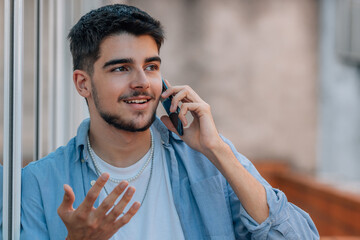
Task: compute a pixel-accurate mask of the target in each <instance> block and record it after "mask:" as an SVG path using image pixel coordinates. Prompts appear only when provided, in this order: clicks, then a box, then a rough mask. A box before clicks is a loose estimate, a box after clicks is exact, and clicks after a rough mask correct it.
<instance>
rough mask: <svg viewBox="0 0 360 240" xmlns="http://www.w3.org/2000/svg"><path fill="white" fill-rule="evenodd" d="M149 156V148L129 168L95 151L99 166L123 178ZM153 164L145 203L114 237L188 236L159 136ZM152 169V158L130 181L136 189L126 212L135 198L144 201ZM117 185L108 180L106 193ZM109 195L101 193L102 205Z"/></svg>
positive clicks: (115, 176) (141, 164)
mask: <svg viewBox="0 0 360 240" xmlns="http://www.w3.org/2000/svg"><path fill="white" fill-rule="evenodd" d="M154 138H155V137H154ZM93 152H94V151H93ZM149 155H150V151H148V153H147V154H146V155H145V156H144V157H143V158H142V159H141V160H139V161H138V162H136V163H135V164H133V165H131V166H129V167H127V168H118V167H114V166H112V165H110V164H108V163H106V162H105V161H103V160H102V159H100V158H99V157H98V156H97V155H96V153H95V152H94V157H95V158H96V161H97V163H98V164H99V166H100V169H101V170H102V171H103V172H107V173H109V174H110V176H111V177H113V178H120V179H127V178H130V177H132V176H135V175H136V174H137V173H138V172H139V170H140V169H141V168H142V167H143V166H144V164H145V162H146V160H147V159H148V157H149ZM152 164H153V170H152V176H151V179H150V185H149V188H148V191H147V194H146V197H145V199H144V202H143V203H142V205H141V207H140V209H139V210H138V212H137V213H136V214H135V215H134V217H133V218H132V219H131V220H130V222H129V223H128V224H126V225H125V226H123V227H122V228H120V229H119V231H118V232H117V233H116V234H115V235H114V236H113V237H112V238H111V240H123V239H149V240H155V239H156V240H158V239H174V240H176V239H179V240H180V239H181V240H182V239H185V238H184V234H183V231H182V228H181V224H180V220H179V216H178V214H177V212H176V209H175V205H174V200H173V195H172V190H171V186H170V178H169V173H168V170H167V163H166V160H165V152H164V149H163V146H162V144H161V143H160V139H157V140H156V139H155V150H154V158H153V163H152ZM92 167H93V166H92ZM150 170H151V161H150V163H149V164H148V165H147V167H146V168H145V170H144V171H143V173H142V174H141V175H140V176H139V177H138V178H137V179H136V180H134V181H132V182H130V183H129V186H134V187H135V189H136V191H135V194H134V196H133V198H132V199H131V201H130V203H129V204H128V205H127V207H126V208H125V212H126V211H127V210H128V209H129V208H130V207H131V205H132V204H133V203H134V202H135V201H138V202H140V203H141V201H142V199H143V197H144V194H145V190H146V187H147V184H148V181H149V177H150ZM116 185H117V184H116V183H114V182H112V181H110V180H109V181H108V182H107V183H106V185H105V188H106V190H107V192H108V193H110V192H111V191H112V190H113V189H114V187H115V186H116ZM124 192H125V191H124ZM106 197H107V193H106V192H105V190H104V189H103V190H102V191H101V192H100V196H99V203H100V204H101V202H102V201H103V200H104V199H105V198H106ZM121 197H122V196H120V197H119V198H118V200H117V201H120V199H121Z"/></svg>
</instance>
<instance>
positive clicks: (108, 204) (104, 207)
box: [95, 181, 129, 217]
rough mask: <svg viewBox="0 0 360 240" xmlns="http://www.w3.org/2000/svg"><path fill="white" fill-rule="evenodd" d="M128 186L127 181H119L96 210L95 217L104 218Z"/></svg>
mask: <svg viewBox="0 0 360 240" xmlns="http://www.w3.org/2000/svg"><path fill="white" fill-rule="evenodd" d="M128 185H129V183H128V182H127V181H121V182H120V183H119V184H118V185H117V186H116V187H115V188H114V190H112V192H111V193H110V194H109V196H107V197H106V198H105V199H104V201H103V202H102V203H101V204H100V206H99V207H98V208H97V209H96V212H95V214H96V216H98V217H100V216H102V217H103V216H105V214H106V213H107V212H108V211H109V210H110V208H112V207H113V206H114V203H115V201H116V199H118V197H119V196H120V195H121V194H122V193H123V192H124V190H125V189H126V187H127V186H128Z"/></svg>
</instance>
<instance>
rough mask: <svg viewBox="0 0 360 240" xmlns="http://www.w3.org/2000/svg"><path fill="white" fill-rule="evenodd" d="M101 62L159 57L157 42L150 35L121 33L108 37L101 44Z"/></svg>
mask: <svg viewBox="0 0 360 240" xmlns="http://www.w3.org/2000/svg"><path fill="white" fill-rule="evenodd" d="M99 55H100V58H99V60H105V61H106V60H108V59H115V58H134V60H139V59H140V58H147V57H152V56H157V55H158V48H157V44H156V42H155V40H154V39H153V38H152V37H151V36H149V35H141V36H135V35H132V34H128V33H121V34H117V35H111V36H109V37H106V38H105V39H104V40H103V41H102V42H101V44H100V51H99Z"/></svg>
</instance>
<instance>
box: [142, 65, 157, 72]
mask: <svg viewBox="0 0 360 240" xmlns="http://www.w3.org/2000/svg"><path fill="white" fill-rule="evenodd" d="M145 70H146V71H158V70H159V66H158V65H156V64H151V65H148V66H146V68H145Z"/></svg>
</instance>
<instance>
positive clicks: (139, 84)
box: [130, 71, 150, 89]
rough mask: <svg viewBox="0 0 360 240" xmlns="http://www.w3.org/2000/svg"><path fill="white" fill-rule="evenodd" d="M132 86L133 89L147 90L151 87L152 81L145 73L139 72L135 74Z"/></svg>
mask: <svg viewBox="0 0 360 240" xmlns="http://www.w3.org/2000/svg"><path fill="white" fill-rule="evenodd" d="M130 86H131V88H133V89H147V88H148V87H150V81H149V79H148V78H147V76H146V74H145V72H144V71H138V72H137V74H135V76H134V79H133V80H132V81H131V84H130Z"/></svg>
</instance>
